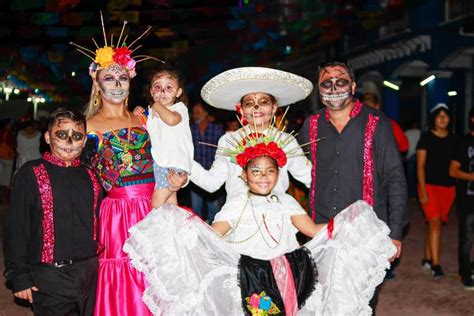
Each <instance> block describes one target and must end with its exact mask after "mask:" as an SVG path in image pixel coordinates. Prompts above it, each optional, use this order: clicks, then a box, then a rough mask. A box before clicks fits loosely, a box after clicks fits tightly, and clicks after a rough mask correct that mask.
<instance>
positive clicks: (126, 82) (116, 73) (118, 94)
mask: <svg viewBox="0 0 474 316" xmlns="http://www.w3.org/2000/svg"><path fill="white" fill-rule="evenodd" d="M97 81H98V84H99V89H100V93H101V95H102V98H103V99H104V100H107V101H108V102H110V103H112V104H120V103H122V102H124V101H125V99H126V98H127V97H128V94H129V92H130V78H129V77H128V73H127V71H126V70H125V69H124V68H123V67H121V66H119V65H116V64H113V65H112V66H110V67H108V68H106V69H102V70H100V71H99V75H98V78H97Z"/></svg>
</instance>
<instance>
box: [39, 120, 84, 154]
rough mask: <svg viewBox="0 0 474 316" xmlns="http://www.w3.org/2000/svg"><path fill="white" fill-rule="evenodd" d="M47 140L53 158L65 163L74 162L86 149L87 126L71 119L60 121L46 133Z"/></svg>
mask: <svg viewBox="0 0 474 316" xmlns="http://www.w3.org/2000/svg"><path fill="white" fill-rule="evenodd" d="M45 140H46V143H48V144H49V146H50V149H51V154H52V155H53V156H55V157H57V158H59V159H62V160H64V161H65V162H72V161H73V160H74V159H76V158H77V157H79V155H80V154H81V152H82V148H84V144H85V142H86V131H85V126H84V125H83V124H82V123H80V122H74V121H71V120H70V119H66V118H64V119H59V120H58V122H57V123H56V124H55V125H54V126H53V127H52V128H51V130H50V131H47V132H46V133H45Z"/></svg>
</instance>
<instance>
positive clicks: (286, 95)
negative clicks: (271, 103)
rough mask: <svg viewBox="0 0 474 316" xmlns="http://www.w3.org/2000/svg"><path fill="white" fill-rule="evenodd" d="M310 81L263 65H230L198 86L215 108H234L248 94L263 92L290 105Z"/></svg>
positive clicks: (306, 91) (304, 93) (310, 86)
mask: <svg viewBox="0 0 474 316" xmlns="http://www.w3.org/2000/svg"><path fill="white" fill-rule="evenodd" d="M312 90H313V84H312V83H311V81H309V80H308V79H306V78H303V77H300V76H297V75H295V74H292V73H289V72H286V71H282V70H277V69H271V68H264V67H241V68H234V69H230V70H227V71H224V72H223V73H221V74H219V75H217V76H215V77H214V78H212V79H211V80H209V81H208V82H207V83H206V84H205V85H204V86H203V87H202V89H201V96H202V98H203V99H204V101H206V103H208V104H209V105H212V106H214V107H216V108H219V109H225V110H235V105H236V104H237V103H238V102H240V99H241V98H242V97H243V96H245V95H247V94H249V93H257V92H264V93H268V94H271V95H273V96H274V97H275V98H276V99H277V103H278V106H285V105H290V104H293V103H295V102H298V101H300V100H303V99H305V98H306V97H307V96H308V95H309V94H310V93H311V91H312Z"/></svg>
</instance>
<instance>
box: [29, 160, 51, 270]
mask: <svg viewBox="0 0 474 316" xmlns="http://www.w3.org/2000/svg"><path fill="white" fill-rule="evenodd" d="M50 156H51V157H53V156H52V155H50ZM33 172H34V174H35V176H36V182H37V183H38V188H39V192H40V197H41V205H42V207H43V220H42V222H41V226H42V228H43V249H42V250H41V262H43V263H52V262H53V261H54V214H53V191H52V189H51V181H50V179H49V175H48V172H47V171H46V167H45V166H44V165H43V164H41V165H38V166H35V167H33Z"/></svg>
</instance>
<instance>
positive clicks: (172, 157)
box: [146, 102, 194, 173]
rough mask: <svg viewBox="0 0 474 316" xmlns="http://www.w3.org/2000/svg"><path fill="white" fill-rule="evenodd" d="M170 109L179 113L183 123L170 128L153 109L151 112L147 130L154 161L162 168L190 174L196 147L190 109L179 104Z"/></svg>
mask: <svg viewBox="0 0 474 316" xmlns="http://www.w3.org/2000/svg"><path fill="white" fill-rule="evenodd" d="M168 109H170V110H171V111H173V112H177V113H179V115H181V122H179V123H178V124H177V125H175V126H169V125H168V124H166V123H165V122H164V121H163V120H162V119H161V118H160V117H159V116H158V114H156V113H153V110H152V109H150V110H149V114H148V117H147V122H146V129H147V131H148V134H149V135H150V140H151V155H152V157H153V161H154V162H155V163H156V164H157V165H158V166H160V167H162V168H177V169H181V170H184V171H186V172H187V173H190V172H191V168H192V161H193V156H194V146H193V138H192V135H191V128H190V126H189V113H188V108H187V107H186V105H184V103H182V102H178V103H175V104H173V105H172V106H170V107H169V108H168Z"/></svg>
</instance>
